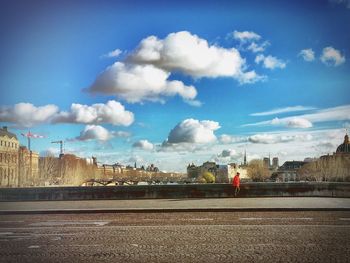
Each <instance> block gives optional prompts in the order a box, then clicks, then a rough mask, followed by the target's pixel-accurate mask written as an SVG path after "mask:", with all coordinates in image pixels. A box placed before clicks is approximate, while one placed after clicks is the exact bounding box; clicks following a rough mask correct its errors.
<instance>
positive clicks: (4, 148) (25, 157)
mask: <svg viewBox="0 0 350 263" xmlns="http://www.w3.org/2000/svg"><path fill="white" fill-rule="evenodd" d="M38 162H39V154H38V153H35V152H32V151H29V150H28V149H27V148H26V147H24V146H20V145H19V141H18V139H17V136H16V135H15V134H14V133H11V132H9V131H8V129H7V127H6V126H4V127H2V128H0V187H22V186H32V185H34V184H35V182H36V180H37V178H38V175H39V166H38Z"/></svg>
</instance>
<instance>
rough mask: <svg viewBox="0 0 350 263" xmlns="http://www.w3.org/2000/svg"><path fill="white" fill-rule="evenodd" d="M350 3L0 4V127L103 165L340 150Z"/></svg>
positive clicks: (167, 167)
mask: <svg viewBox="0 0 350 263" xmlns="http://www.w3.org/2000/svg"><path fill="white" fill-rule="evenodd" d="M349 32H350V1H349V0H319V1H285V0H282V1H281V0H279V1H277V0H276V1H258V0H256V1H252V0H248V1H246V0H245V1H243V0H242V1H190V0H187V1H106V0H105V1H97V0H96V1H92V0H90V1H55V2H54V1H36V0H31V1H17V0H15V1H6V0H5V1H2V2H1V8H0V35H1V41H0V57H1V60H0V72H1V78H0V87H1V96H0V124H1V126H8V127H9V130H10V131H12V132H13V133H15V134H16V135H17V137H18V139H19V141H20V143H21V144H22V145H26V138H25V137H23V136H21V133H26V132H28V131H30V132H31V133H33V134H36V135H38V136H37V137H38V138H33V139H32V143H31V146H32V150H33V151H36V152H39V153H40V154H41V155H47V154H49V153H51V154H55V155H58V153H59V145H57V144H52V143H51V142H52V141H57V140H64V142H65V143H64V150H65V152H66V153H72V154H76V155H77V156H80V157H84V158H90V157H91V156H96V157H97V159H98V161H99V162H100V163H108V164H113V163H122V164H134V162H137V165H138V166H140V165H149V164H151V163H153V164H155V165H156V166H158V167H159V168H160V169H161V170H163V171H178V172H184V171H185V170H186V167H187V165H188V164H189V163H195V164H197V165H200V164H201V163H203V162H205V161H215V162H217V163H219V164H227V163H232V162H235V163H241V162H242V161H243V155H244V152H246V154H247V157H248V161H249V160H252V159H256V158H263V157H267V156H271V158H272V157H275V156H276V157H278V158H279V160H280V165H281V164H283V162H284V161H287V160H304V159H305V158H307V157H311V158H313V157H319V156H321V155H324V154H331V153H333V152H334V151H335V149H336V147H337V145H339V144H340V143H342V141H343V138H344V135H345V133H346V129H348V128H349V127H350V96H349V88H350V86H349V83H350V63H349V60H350V34H349Z"/></svg>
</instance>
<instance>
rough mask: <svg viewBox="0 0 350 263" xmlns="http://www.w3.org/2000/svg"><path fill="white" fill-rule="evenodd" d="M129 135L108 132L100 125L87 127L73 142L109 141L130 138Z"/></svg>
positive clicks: (119, 132)
mask: <svg viewBox="0 0 350 263" xmlns="http://www.w3.org/2000/svg"><path fill="white" fill-rule="evenodd" d="M128 136H130V134H129V133H127V132H123V131H111V132H110V131H108V130H107V129H105V128H104V127H102V126H100V125H86V126H85V128H84V130H82V131H81V132H80V135H79V136H78V137H76V138H74V139H72V140H78V141H90V140H98V141H108V140H110V139H112V138H116V137H128Z"/></svg>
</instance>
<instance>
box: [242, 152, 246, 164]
mask: <svg viewBox="0 0 350 263" xmlns="http://www.w3.org/2000/svg"><path fill="white" fill-rule="evenodd" d="M243 164H244V165H247V152H246V150H244V161H243Z"/></svg>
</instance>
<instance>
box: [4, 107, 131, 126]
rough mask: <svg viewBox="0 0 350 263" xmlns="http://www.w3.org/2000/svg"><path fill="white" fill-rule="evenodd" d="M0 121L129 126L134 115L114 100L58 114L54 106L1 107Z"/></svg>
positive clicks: (35, 123) (32, 124)
mask: <svg viewBox="0 0 350 263" xmlns="http://www.w3.org/2000/svg"><path fill="white" fill-rule="evenodd" d="M0 121H1V122H12V123H16V124H17V125H18V126H20V127H32V126H34V125H39V124H47V123H84V124H101V123H111V124H113V125H124V126H129V125H130V124H132V123H133V122H134V114H133V113H132V112H130V111H126V110H125V108H124V106H123V105H122V104H120V103H119V102H116V101H114V100H111V101H108V102H107V104H102V103H98V104H93V105H91V106H88V105H82V104H77V103H73V104H72V105H71V111H70V112H65V111H61V112H60V111H59V108H58V107H57V106H56V105H46V106H41V107H36V106H34V105H33V104H31V103H18V104H15V105H14V106H12V107H7V106H5V107H1V108H0Z"/></svg>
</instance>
